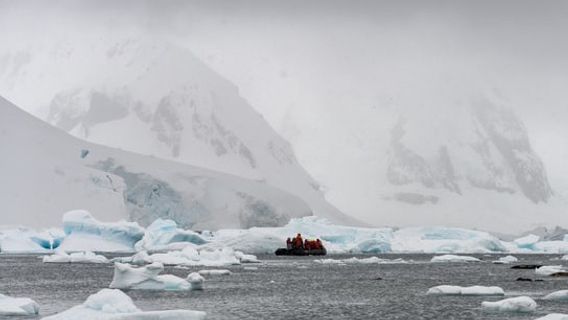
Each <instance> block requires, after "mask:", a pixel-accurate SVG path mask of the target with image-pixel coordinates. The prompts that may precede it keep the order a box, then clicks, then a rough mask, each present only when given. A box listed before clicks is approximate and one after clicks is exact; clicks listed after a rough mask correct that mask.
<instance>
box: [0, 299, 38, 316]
mask: <svg viewBox="0 0 568 320" xmlns="http://www.w3.org/2000/svg"><path fill="white" fill-rule="evenodd" d="M38 313H39V305H38V304H37V303H36V302H35V301H33V300H32V299H30V298H12V297H9V296H6V295H3V294H0V316H27V315H34V314H38Z"/></svg>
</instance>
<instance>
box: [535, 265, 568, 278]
mask: <svg viewBox="0 0 568 320" xmlns="http://www.w3.org/2000/svg"><path fill="white" fill-rule="evenodd" d="M558 272H568V270H567V269H565V268H564V267H563V266H561V265H556V266H542V267H540V268H537V269H535V273H536V274H538V275H541V276H550V275H553V274H555V273H558Z"/></svg>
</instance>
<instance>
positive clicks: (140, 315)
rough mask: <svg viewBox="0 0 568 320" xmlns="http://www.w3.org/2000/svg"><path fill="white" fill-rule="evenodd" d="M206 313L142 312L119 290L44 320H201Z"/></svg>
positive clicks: (184, 311)
mask: <svg viewBox="0 0 568 320" xmlns="http://www.w3.org/2000/svg"><path fill="white" fill-rule="evenodd" d="M205 315H206V314H205V312H202V311H193V310H164V311H141V310H140V309H138V307H136V305H134V302H132V299H130V297H129V296H127V295H126V294H125V293H124V292H122V291H120V290H117V289H102V290H101V291H99V292H97V293H95V294H92V295H90V296H89V297H88V298H87V300H85V302H84V303H83V304H81V305H78V306H75V307H73V308H71V309H69V310H66V311H64V312H62V313H58V314H56V315H53V316H50V317H46V318H43V319H44V320H77V319H81V320H102V319H104V320H201V319H205Z"/></svg>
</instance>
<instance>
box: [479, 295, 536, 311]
mask: <svg viewBox="0 0 568 320" xmlns="http://www.w3.org/2000/svg"><path fill="white" fill-rule="evenodd" d="M481 307H482V308H483V309H484V310H487V311H495V312H533V311H535V310H536V307H537V304H536V302H535V301H534V300H533V299H531V298H530V297H526V296H522V297H515V298H508V299H503V300H499V301H483V302H482V303H481Z"/></svg>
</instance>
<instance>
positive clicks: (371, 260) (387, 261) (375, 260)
mask: <svg viewBox="0 0 568 320" xmlns="http://www.w3.org/2000/svg"><path fill="white" fill-rule="evenodd" d="M314 262H316V263H321V264H347V263H360V264H375V263H376V264H397V263H408V262H407V261H406V260H403V259H400V258H399V259H381V258H379V257H369V258H356V257H353V258H348V259H341V260H336V259H316V260H314Z"/></svg>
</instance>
